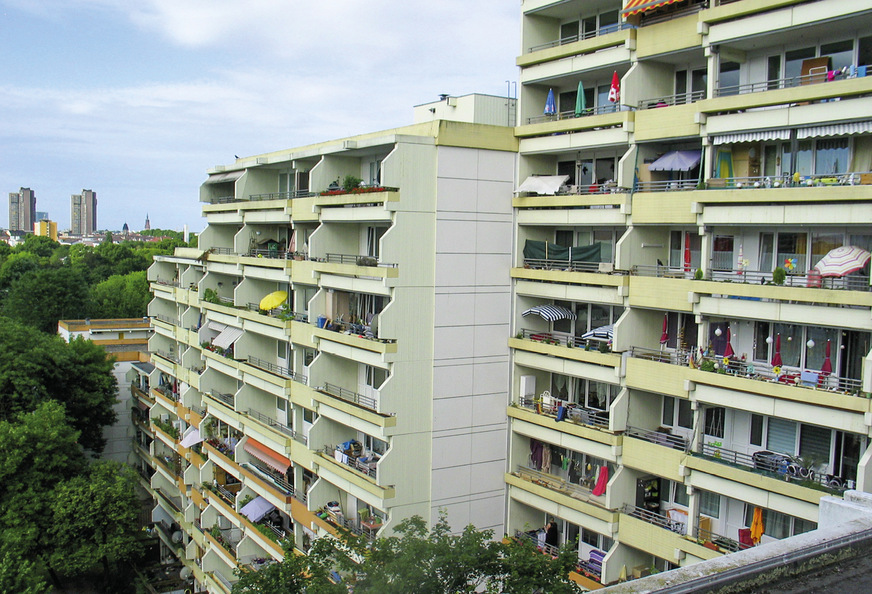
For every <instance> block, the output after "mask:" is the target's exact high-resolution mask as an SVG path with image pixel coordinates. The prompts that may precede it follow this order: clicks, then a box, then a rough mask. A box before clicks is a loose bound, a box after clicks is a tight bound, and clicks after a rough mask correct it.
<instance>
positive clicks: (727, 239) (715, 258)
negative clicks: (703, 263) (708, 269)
mask: <svg viewBox="0 0 872 594" xmlns="http://www.w3.org/2000/svg"><path fill="white" fill-rule="evenodd" d="M691 255H692V254H691ZM712 268H713V269H714V270H732V269H733V236H732V235H715V238H714V242H713V244H712Z"/></svg>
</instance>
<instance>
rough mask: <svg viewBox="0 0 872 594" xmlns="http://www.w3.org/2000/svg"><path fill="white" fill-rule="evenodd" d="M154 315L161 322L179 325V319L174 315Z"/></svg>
mask: <svg viewBox="0 0 872 594" xmlns="http://www.w3.org/2000/svg"><path fill="white" fill-rule="evenodd" d="M152 317H153V318H155V319H156V320H160V321H161V322H164V323H166V324H169V325H170V326H178V325H179V320H178V318H173V317H170V316H165V315H163V314H155V315H154V316H152Z"/></svg>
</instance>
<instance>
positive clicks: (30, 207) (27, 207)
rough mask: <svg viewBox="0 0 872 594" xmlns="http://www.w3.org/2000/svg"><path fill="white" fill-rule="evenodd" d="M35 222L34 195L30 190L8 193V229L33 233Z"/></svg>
mask: <svg viewBox="0 0 872 594" xmlns="http://www.w3.org/2000/svg"><path fill="white" fill-rule="evenodd" d="M35 222H36V194H34V192H33V190H31V189H30V188H21V189H20V190H19V191H18V192H9V229H10V230H13V231H26V232H27V233H33V223H35Z"/></svg>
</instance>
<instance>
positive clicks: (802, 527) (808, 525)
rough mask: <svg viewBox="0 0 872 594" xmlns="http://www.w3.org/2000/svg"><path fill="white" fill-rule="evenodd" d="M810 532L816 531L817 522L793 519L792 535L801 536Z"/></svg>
mask: <svg viewBox="0 0 872 594" xmlns="http://www.w3.org/2000/svg"><path fill="white" fill-rule="evenodd" d="M812 530H817V522H812V521H811V520H804V519H802V518H795V519H794V521H793V535H794V536H796V535H797V534H803V533H804V532H811V531H812Z"/></svg>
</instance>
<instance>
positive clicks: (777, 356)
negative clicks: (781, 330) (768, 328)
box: [770, 334, 783, 367]
mask: <svg viewBox="0 0 872 594" xmlns="http://www.w3.org/2000/svg"><path fill="white" fill-rule="evenodd" d="M770 363H772V367H781V366H782V365H783V363H782V362H781V335H780V334H777V335H776V336H775V353H773V355H772V361H770Z"/></svg>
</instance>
